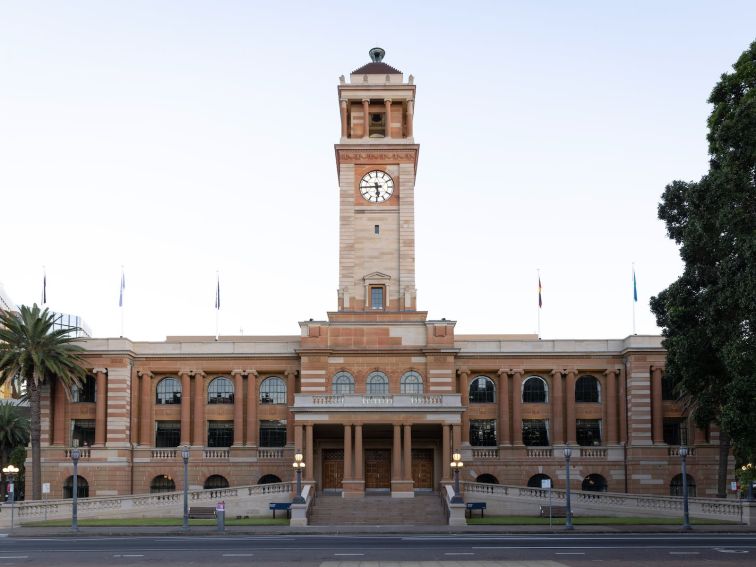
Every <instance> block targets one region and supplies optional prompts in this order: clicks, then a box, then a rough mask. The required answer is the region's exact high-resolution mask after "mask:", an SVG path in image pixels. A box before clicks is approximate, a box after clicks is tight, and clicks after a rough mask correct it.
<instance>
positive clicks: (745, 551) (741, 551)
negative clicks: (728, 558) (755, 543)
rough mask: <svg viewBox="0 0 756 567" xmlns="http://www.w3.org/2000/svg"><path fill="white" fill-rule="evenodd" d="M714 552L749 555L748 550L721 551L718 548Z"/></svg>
mask: <svg viewBox="0 0 756 567" xmlns="http://www.w3.org/2000/svg"><path fill="white" fill-rule="evenodd" d="M714 551H718V552H719V553H748V550H747V549H719V548H716V547H715V548H714Z"/></svg>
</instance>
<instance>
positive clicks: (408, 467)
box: [404, 424, 412, 480]
mask: <svg viewBox="0 0 756 567" xmlns="http://www.w3.org/2000/svg"><path fill="white" fill-rule="evenodd" d="M404 479H405V480H412V426H411V425H409V424H405V425H404Z"/></svg>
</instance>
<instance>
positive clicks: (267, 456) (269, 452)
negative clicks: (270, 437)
mask: <svg viewBox="0 0 756 567" xmlns="http://www.w3.org/2000/svg"><path fill="white" fill-rule="evenodd" d="M257 458H258V459H260V460H265V461H275V460H280V459H283V458H284V449H283V448H281V447H260V448H259V449H257ZM293 458H294V457H292V460H293Z"/></svg>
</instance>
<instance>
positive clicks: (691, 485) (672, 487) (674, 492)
mask: <svg viewBox="0 0 756 567" xmlns="http://www.w3.org/2000/svg"><path fill="white" fill-rule="evenodd" d="M686 476H687V477H688V496H690V497H691V498H695V497H696V480H695V479H694V478H693V477H692V476H690V475H686ZM682 481H683V477H682V474H678V475H675V477H674V478H673V479H672V481H671V482H670V483H669V495H670V496H682V495H683V482H682Z"/></svg>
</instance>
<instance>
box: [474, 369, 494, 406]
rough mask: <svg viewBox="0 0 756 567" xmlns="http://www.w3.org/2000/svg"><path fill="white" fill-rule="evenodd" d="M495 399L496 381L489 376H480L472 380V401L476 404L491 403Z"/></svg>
mask: <svg viewBox="0 0 756 567" xmlns="http://www.w3.org/2000/svg"><path fill="white" fill-rule="evenodd" d="M494 401H495V399H494V383H493V380H491V379H490V378H488V377H487V376H478V377H477V378H476V379H475V380H473V381H472V382H470V402H471V403H474V404H486V403H488V404H491V403H493V402H494Z"/></svg>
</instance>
